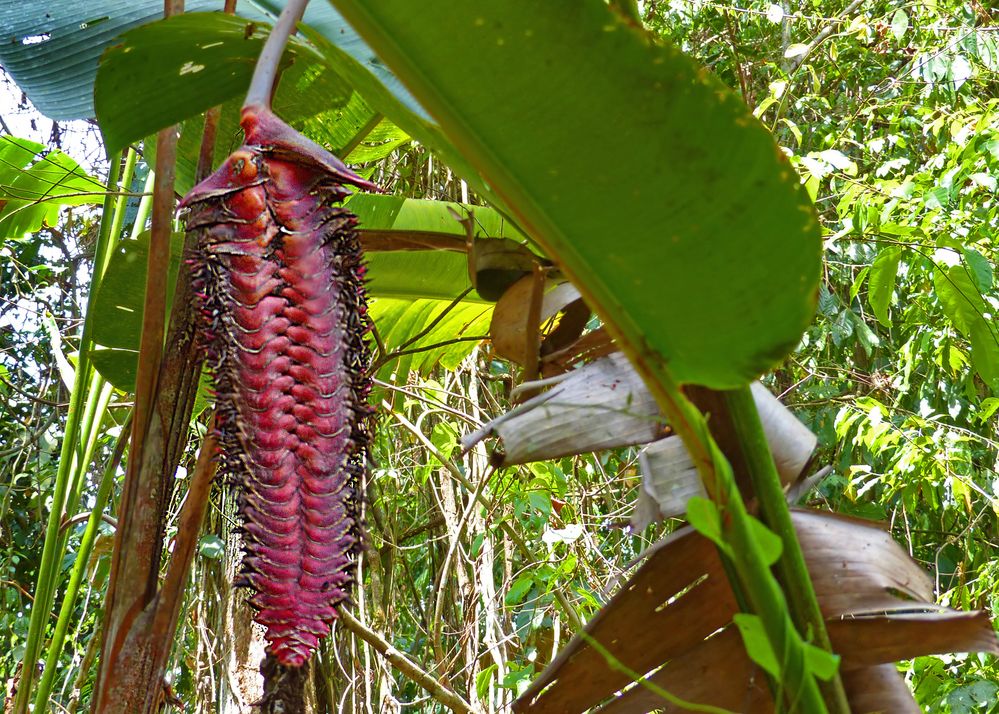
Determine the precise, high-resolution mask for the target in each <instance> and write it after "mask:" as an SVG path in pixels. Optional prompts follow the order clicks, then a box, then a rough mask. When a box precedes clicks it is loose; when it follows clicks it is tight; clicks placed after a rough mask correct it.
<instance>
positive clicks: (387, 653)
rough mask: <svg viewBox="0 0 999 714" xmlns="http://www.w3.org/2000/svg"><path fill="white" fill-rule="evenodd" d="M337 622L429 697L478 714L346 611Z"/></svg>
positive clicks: (455, 708)
mask: <svg viewBox="0 0 999 714" xmlns="http://www.w3.org/2000/svg"><path fill="white" fill-rule="evenodd" d="M338 621H339V622H340V623H341V624H343V626H344V628H345V629H347V630H349V631H350V632H352V633H353V634H355V635H357V636H358V637H360V638H361V639H362V640H364V641H365V642H367V643H368V644H369V645H371V646H372V647H373V648H374V649H375V651H376V652H378V654H380V655H381V656H382V657H384V658H385V659H386V660H388V662H389V663H390V664H391V665H392V666H393V667H395V668H396V669H398V670H399V671H400V672H402V673H403V674H404V675H406V676H407V677H409V678H410V679H411V680H413V681H414V682H416V683H417V684H419V685H420V686H421V687H423V688H424V689H425V690H427V692H429V693H430V696H432V697H433V698H434V699H435V700H437V701H438V702H440V703H441V704H443V705H444V706H446V707H447V708H448V709H450V710H451V711H454V712H463V713H467V714H477V713H478V711H479V710H478V709H476V708H475V707H473V706H472V705H471V704H469V703H468V702H467V701H465V700H464V699H462V698H461V696H459V695H458V694H457V693H456V692H454V691H452V690H451V689H448V688H447V687H445V686H444V685H443V684H441V683H440V682H439V681H437V679H435V678H434V676H433V675H431V674H430V673H429V672H427V671H425V670H424V669H422V668H421V667H420V666H419V665H418V664H417V663H416V662H414V661H413V660H411V659H410V658H409V657H407V656H406V655H404V654H403V653H402V652H400V651H399V650H397V649H396V648H395V647H393V646H392V644H391V643H390V642H388V641H387V640H386V639H385V638H384V637H382V636H381V635H379V634H378V633H377V632H375V631H374V630H372V629H370V628H368V627H366V626H365V625H364V623H362V622H361V621H360V620H358V619H357V618H356V617H354V616H353V615H352V614H350V613H349V612H348V611H346V610H343V611H341V612H340V614H339V618H338Z"/></svg>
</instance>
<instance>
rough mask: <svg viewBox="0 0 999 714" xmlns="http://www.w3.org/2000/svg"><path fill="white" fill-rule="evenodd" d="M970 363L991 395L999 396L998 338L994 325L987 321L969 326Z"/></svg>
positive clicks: (980, 321) (977, 321) (976, 322)
mask: <svg viewBox="0 0 999 714" xmlns="http://www.w3.org/2000/svg"><path fill="white" fill-rule="evenodd" d="M971 363H972V364H973V365H975V371H976V372H978V375H979V376H980V377H981V378H982V380H983V381H984V382H985V383H986V384H987V385H989V388H990V389H991V390H992V392H993V394H999V337H997V335H996V327H995V324H994V323H991V322H990V321H988V320H976V321H975V322H973V323H972V325H971Z"/></svg>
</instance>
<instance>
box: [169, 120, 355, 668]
mask: <svg viewBox="0 0 999 714" xmlns="http://www.w3.org/2000/svg"><path fill="white" fill-rule="evenodd" d="M242 125H243V129H244V132H245V134H246V141H245V144H244V145H243V146H242V147H240V148H239V149H238V150H237V151H236V152H235V153H233V154H232V155H231V156H230V157H229V158H228V159H227V160H226V162H225V163H224V164H223V165H222V167H221V168H220V169H219V170H218V171H217V172H216V173H215V174H213V175H212V176H210V177H209V178H208V179H206V180H205V181H203V182H202V183H200V184H198V185H197V186H195V188H194V189H193V190H192V191H191V192H190V193H189V194H188V195H187V196H186V197H185V198H184V199H183V201H182V202H181V206H182V207H186V208H187V209H188V210H187V217H186V223H187V230H189V231H195V232H196V234H197V237H198V254H197V255H196V256H194V257H193V258H192V259H191V260H190V261H189V262H190V263H191V265H192V269H193V271H194V282H195V286H196V287H195V289H196V291H198V293H199V298H200V299H201V300H202V303H203V304H202V313H203V315H204V329H203V335H204V338H205V345H206V350H207V359H208V362H209V364H210V366H211V368H212V370H213V372H214V376H215V383H216V389H217V391H218V403H217V423H216V428H217V430H218V435H219V441H220V444H221V450H222V453H221V456H220V459H221V462H220V470H221V471H222V472H223V473H224V474H226V475H228V476H229V477H230V478H231V480H232V481H233V482H235V483H236V485H237V486H238V488H239V491H240V495H239V508H240V513H241V515H242V518H243V526H242V527H243V531H244V535H245V540H246V555H245V557H244V560H243V566H244V573H243V576H242V578H241V584H244V585H248V586H249V587H251V588H252V589H253V590H254V591H255V594H254V595H253V597H252V598H251V600H250V602H251V603H252V604H253V606H254V607H255V608H256V610H257V613H256V616H255V620H256V621H257V622H259V623H260V624H262V625H263V626H264V627H265V628H266V638H267V641H268V643H269V644H268V652H269V654H270V655H271V656H273V657H274V658H275V659H276V660H277V661H278V662H279V663H280V664H282V665H284V666H288V667H299V666H302V665H303V664H304V663H305V662H306V661H307V660H308V658H309V657H310V655H311V654H312V652H313V651H314V650H315V649H316V647H317V645H318V644H319V641H320V639H321V638H323V637H325V636H326V635H327V634H328V633H329V630H330V623H331V622H332V621H333V620H334V619H335V618H336V616H337V610H336V608H337V606H338V605H339V604H340V603H341V602H343V601H344V600H345V599H346V598H347V597H348V596H349V591H350V587H351V585H352V581H353V572H354V556H355V553H356V550H357V545H358V523H357V519H358V512H357V511H358V508H357V504H358V483H359V480H360V478H361V475H362V470H363V469H364V467H365V461H366V458H365V457H366V453H367V447H368V440H369V438H368V433H367V426H366V421H367V417H368V416H369V413H370V410H369V407H368V406H367V395H368V391H369V387H370V382H369V379H368V377H367V374H366V371H367V367H368V358H369V352H368V348H367V345H366V342H365V339H364V338H365V333H366V331H367V328H366V325H367V319H366V314H365V291H364V282H363V275H364V267H363V265H362V260H361V253H360V248H359V244H358V241H357V236H356V234H355V230H354V228H355V225H356V223H357V219H356V217H355V216H354V215H353V214H351V213H350V212H349V211H348V210H347V209H345V208H344V207H343V206H341V205H340V204H341V202H342V201H343V199H344V198H345V197H347V196H348V195H350V191H349V190H348V189H347V188H345V186H344V184H353V185H354V186H359V187H363V188H369V189H374V188H375V187H374V186H372V185H371V184H369V183H368V182H366V181H364V180H363V179H361V178H360V177H358V176H357V175H355V174H354V173H353V172H351V171H350V170H349V169H348V168H347V167H346V166H344V165H343V164H342V163H341V162H340V161H339V160H338V159H336V158H335V157H333V156H332V155H330V154H328V153H327V152H326V151H324V150H323V149H322V148H321V147H319V146H317V145H315V144H313V143H312V142H310V141H308V140H307V139H305V138H304V137H302V136H300V135H299V134H297V133H296V132H294V130H292V129H291V128H290V127H288V126H287V125H285V124H284V123H283V122H281V121H280V120H279V119H278V118H277V117H276V116H274V115H273V114H271V113H270V111H269V110H266V109H262V108H253V107H250V108H245V109H244V111H243V121H242Z"/></svg>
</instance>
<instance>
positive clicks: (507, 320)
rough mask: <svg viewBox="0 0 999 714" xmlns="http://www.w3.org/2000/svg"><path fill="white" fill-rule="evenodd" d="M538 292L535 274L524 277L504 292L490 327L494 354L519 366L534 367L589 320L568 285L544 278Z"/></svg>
mask: <svg viewBox="0 0 999 714" xmlns="http://www.w3.org/2000/svg"><path fill="white" fill-rule="evenodd" d="M492 242H493V241H480V243H482V244H483V245H488V244H490V243H492ZM538 289H539V284H538V281H536V280H535V277H534V275H533V274H530V275H524V277H522V278H520V279H519V280H518V281H517V282H516V283H515V284H513V285H512V286H511V287H510V288H509V289H508V290H506V292H504V293H503V296H502V297H501V298H500V299H499V302H497V303H496V308H495V309H494V310H493V319H492V323H491V324H490V325H489V336H490V338H491V339H492V341H493V349H494V350H495V351H496V354H498V355H500V356H501V357H505V358H506V359H509V360H511V361H513V362H516V363H517V364H519V365H525V366H526V365H531V364H535V363H537V361H538V359H539V358H541V357H542V356H544V355H547V354H552V353H555V352H558V351H560V350H563V349H565V348H566V347H567V346H569V345H570V344H572V343H574V342H575V341H576V340H577V339H578V338H579V336H580V335H581V334H582V332H583V329H584V328H585V327H586V323H587V322H588V321H589V319H590V310H589V308H588V307H586V304H585V303H584V302H583V300H582V298H581V297H580V295H579V291H578V290H577V289H576V288H575V287H574V286H573V285H572V284H571V283H568V282H564V281H556V280H550V279H546V280H545V281H544V282H543V283H542V284H541V287H540V289H541V290H543V292H542V294H541V295H540V296H539V295H537V291H538ZM539 298H540V311H538V312H537V318H536V319H532V312H533V310H532V306H534V303H536V302H537V300H538V299H539ZM539 337H540V339H539Z"/></svg>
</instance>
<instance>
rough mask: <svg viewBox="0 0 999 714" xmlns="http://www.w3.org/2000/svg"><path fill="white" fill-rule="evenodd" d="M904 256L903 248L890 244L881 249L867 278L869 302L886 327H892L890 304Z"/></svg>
mask: <svg viewBox="0 0 999 714" xmlns="http://www.w3.org/2000/svg"><path fill="white" fill-rule="evenodd" d="M901 257H902V249H901V248H900V247H899V246H897V245H890V246H887V247H885V248H882V249H881V252H880V253H878V257H877V258H875V259H874V263H873V264H872V265H871V272H870V275H869V276H868V279H867V302H868V303H869V304H870V306H871V311H872V312H873V313H874V317H876V318H877V319H878V322H880V323H881V324H882V325H884V326H885V327H890V326H891V322H890V320H889V319H888V306H889V305H890V304H891V297H892V293H893V292H894V291H895V278H896V276H897V275H898V264H899V260H900V259H901Z"/></svg>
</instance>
